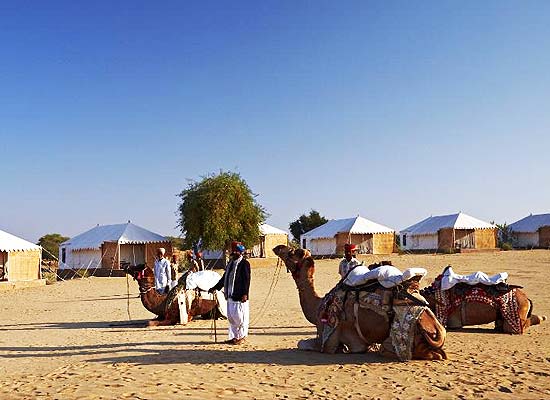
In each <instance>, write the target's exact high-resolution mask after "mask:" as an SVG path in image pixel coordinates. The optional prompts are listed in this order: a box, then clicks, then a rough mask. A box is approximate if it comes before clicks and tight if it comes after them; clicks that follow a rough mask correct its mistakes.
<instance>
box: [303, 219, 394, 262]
mask: <svg viewBox="0 0 550 400" xmlns="http://www.w3.org/2000/svg"><path fill="white" fill-rule="evenodd" d="M346 243H352V244H355V245H357V247H358V253H360V254H391V253H393V252H394V249H395V231H394V230H393V229H391V228H388V227H387V226H384V225H380V224H377V223H376V222H372V221H370V220H368V219H366V218H363V217H360V216H357V217H353V218H344V219H333V220H330V221H328V222H327V223H325V224H323V225H321V226H318V227H317V228H315V229H312V230H310V231H309V232H306V233H304V234H303V235H301V236H300V244H301V245H302V247H303V248H307V249H308V250H309V251H311V254H312V255H314V256H332V255H341V254H343V253H344V245H345V244H346Z"/></svg>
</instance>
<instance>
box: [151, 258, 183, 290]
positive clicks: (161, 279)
mask: <svg viewBox="0 0 550 400" xmlns="http://www.w3.org/2000/svg"><path fill="white" fill-rule="evenodd" d="M165 253H166V250H165V249H164V248H162V247H160V248H159V249H158V250H157V257H156V258H155V270H154V272H155V289H156V291H157V292H159V293H160V294H166V293H168V292H169V291H170V288H171V287H172V268H171V267H170V261H168V259H167V258H165V257H164V254H165ZM176 283H177V282H176Z"/></svg>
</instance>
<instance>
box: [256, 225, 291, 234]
mask: <svg viewBox="0 0 550 400" xmlns="http://www.w3.org/2000/svg"><path fill="white" fill-rule="evenodd" d="M260 233H261V234H262V235H263V236H265V235H288V233H286V232H285V231H283V230H282V229H279V228H275V227H274V226H271V225H268V224H261V225H260Z"/></svg>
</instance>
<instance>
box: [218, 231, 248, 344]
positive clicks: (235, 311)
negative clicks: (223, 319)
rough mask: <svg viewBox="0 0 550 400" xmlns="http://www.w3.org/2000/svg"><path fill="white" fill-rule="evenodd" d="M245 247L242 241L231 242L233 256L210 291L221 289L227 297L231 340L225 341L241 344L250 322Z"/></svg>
mask: <svg viewBox="0 0 550 400" xmlns="http://www.w3.org/2000/svg"><path fill="white" fill-rule="evenodd" d="M244 251H245V247H244V246H243V245H242V244H241V243H240V242H232V243H231V258H230V261H229V263H228V264H227V267H226V268H225V272H224V274H223V276H222V277H221V279H220V280H219V281H218V283H217V284H216V285H215V286H214V287H212V288H211V289H210V290H209V292H211V293H212V292H214V291H216V290H221V288H224V290H223V293H224V295H225V298H226V299H227V320H228V321H229V340H227V341H226V342H225V343H227V344H235V345H239V344H242V343H243V342H244V341H245V338H246V337H247V335H248V325H249V323H250V305H249V302H248V291H249V289H250V263H249V262H248V261H247V260H246V259H245V258H244V257H243V254H244Z"/></svg>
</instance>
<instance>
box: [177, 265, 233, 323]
mask: <svg viewBox="0 0 550 400" xmlns="http://www.w3.org/2000/svg"><path fill="white" fill-rule="evenodd" d="M220 279H221V275H220V274H218V273H217V272H216V271H212V270H204V271H197V272H192V273H190V274H189V275H188V276H187V280H186V281H185V288H186V289H188V290H193V289H196V288H198V289H199V290H200V295H201V297H202V298H203V299H206V300H214V296H216V297H215V298H216V300H217V301H218V310H219V311H220V314H222V315H223V316H224V317H226V318H227V300H225V296H224V295H223V292H222V291H221V290H216V291H215V292H214V293H208V289H210V288H211V287H212V286H214V285H215V284H216V283H218V281H219V280H220Z"/></svg>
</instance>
